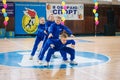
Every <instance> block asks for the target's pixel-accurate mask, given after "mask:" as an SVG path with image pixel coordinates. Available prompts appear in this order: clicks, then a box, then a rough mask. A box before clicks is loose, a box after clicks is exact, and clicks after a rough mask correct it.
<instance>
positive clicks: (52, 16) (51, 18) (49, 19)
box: [42, 14, 55, 46]
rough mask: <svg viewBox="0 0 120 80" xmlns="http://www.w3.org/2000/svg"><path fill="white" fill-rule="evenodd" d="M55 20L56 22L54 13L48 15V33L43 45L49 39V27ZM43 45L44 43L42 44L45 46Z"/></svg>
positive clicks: (46, 27)
mask: <svg viewBox="0 0 120 80" xmlns="http://www.w3.org/2000/svg"><path fill="white" fill-rule="evenodd" d="M54 22H55V21H54V15H53V14H50V15H49V16H48V20H47V21H46V23H45V30H46V32H47V34H46V36H45V38H44V40H43V45H44V43H45V42H46V40H47V39H48V35H49V32H48V29H49V28H50V26H51V24H53V23H54ZM43 45H42V46H43Z"/></svg>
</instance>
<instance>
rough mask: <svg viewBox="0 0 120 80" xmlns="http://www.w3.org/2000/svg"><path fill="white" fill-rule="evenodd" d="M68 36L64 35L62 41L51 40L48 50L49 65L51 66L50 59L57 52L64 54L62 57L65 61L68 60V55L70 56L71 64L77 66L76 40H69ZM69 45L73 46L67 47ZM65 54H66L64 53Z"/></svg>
mask: <svg viewBox="0 0 120 80" xmlns="http://www.w3.org/2000/svg"><path fill="white" fill-rule="evenodd" d="M67 37H68V36H67V34H65V33H63V34H62V35H61V36H60V39H49V40H48V42H49V44H50V48H49V49H48V53H47V56H46V61H47V64H46V66H48V65H49V62H50V58H51V56H52V54H54V52H56V51H60V52H62V53H61V55H62V57H63V61H66V60H67V57H66V56H67V53H69V54H70V64H73V65H77V63H76V62H75V61H74V59H75V49H74V48H75V41H74V40H67ZM68 44H71V47H67V45H68ZM63 52H64V53H63Z"/></svg>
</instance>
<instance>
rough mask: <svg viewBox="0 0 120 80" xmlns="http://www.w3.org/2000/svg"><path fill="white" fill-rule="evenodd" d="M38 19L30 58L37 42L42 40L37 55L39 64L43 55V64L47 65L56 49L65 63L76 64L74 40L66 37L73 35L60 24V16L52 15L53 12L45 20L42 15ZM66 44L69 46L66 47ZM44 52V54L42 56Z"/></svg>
mask: <svg viewBox="0 0 120 80" xmlns="http://www.w3.org/2000/svg"><path fill="white" fill-rule="evenodd" d="M39 21H40V22H39V25H38V30H37V34H36V39H35V42H34V46H33V49H32V52H31V56H30V60H32V59H33V56H34V55H35V52H36V50H37V48H38V45H39V43H40V42H41V41H43V44H42V48H41V50H40V52H39V55H38V63H39V64H42V63H43V58H44V57H45V61H46V64H45V66H49V65H50V59H51V57H52V56H54V53H55V52H56V51H59V52H60V54H61V56H62V59H63V61H64V62H65V63H70V64H73V65H77V63H76V62H75V61H74V59H75V41H74V40H73V39H68V36H71V37H74V35H73V34H72V31H71V30H70V29H69V28H68V27H67V26H65V25H63V24H61V21H62V19H61V17H60V16H56V17H54V15H53V14H50V15H49V17H48V19H47V21H45V18H44V17H40V19H39ZM67 45H70V46H69V47H68V46H67ZM46 51H47V53H46ZM45 54H46V56H44V55H45ZM67 54H70V60H68V58H67Z"/></svg>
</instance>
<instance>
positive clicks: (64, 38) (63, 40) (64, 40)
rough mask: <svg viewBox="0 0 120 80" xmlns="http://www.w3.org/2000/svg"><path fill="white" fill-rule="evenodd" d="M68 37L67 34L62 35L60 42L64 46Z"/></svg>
mask: <svg viewBox="0 0 120 80" xmlns="http://www.w3.org/2000/svg"><path fill="white" fill-rule="evenodd" d="M67 37H68V35H67V34H66V33H62V34H61V35H60V40H61V42H62V44H65V43H66V42H67Z"/></svg>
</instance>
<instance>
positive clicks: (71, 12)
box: [46, 3, 84, 20]
mask: <svg viewBox="0 0 120 80" xmlns="http://www.w3.org/2000/svg"><path fill="white" fill-rule="evenodd" d="M66 6H67V10H66V17H65V18H66V20H83V19H84V5H83V4H66ZM62 9H63V7H62V5H61V4H51V3H47V4H46V15H47V17H48V16H49V14H51V13H53V14H54V15H60V16H61V17H62V16H64V15H63V14H62Z"/></svg>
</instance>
